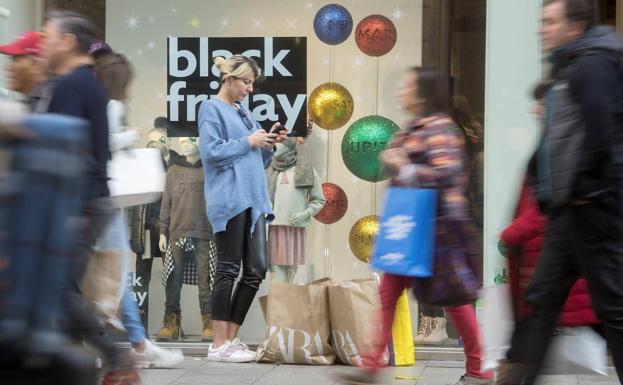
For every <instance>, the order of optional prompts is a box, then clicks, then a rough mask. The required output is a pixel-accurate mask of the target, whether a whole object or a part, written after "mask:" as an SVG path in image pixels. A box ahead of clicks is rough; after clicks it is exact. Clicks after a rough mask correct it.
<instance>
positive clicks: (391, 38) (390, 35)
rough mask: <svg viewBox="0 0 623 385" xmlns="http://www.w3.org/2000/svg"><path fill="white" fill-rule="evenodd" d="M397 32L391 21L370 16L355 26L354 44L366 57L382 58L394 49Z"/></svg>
mask: <svg viewBox="0 0 623 385" xmlns="http://www.w3.org/2000/svg"><path fill="white" fill-rule="evenodd" d="M397 38H398V32H397V31H396V26H395V25H394V23H392V21H391V20H389V19H388V18H386V17H385V16H382V15H370V16H368V17H366V18H364V19H363V20H361V21H360V22H359V24H357V28H356V29H355V42H356V43H357V47H359V49H360V50H361V52H363V53H365V54H366V55H368V56H383V55H385V54H386V53H388V52H389V51H391V50H392V48H394V45H395V44H396V39H397Z"/></svg>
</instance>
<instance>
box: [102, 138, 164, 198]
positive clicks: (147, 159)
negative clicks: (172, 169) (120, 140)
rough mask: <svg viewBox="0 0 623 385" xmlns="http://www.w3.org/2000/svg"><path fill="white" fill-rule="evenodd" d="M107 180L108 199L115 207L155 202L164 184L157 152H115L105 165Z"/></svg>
mask: <svg viewBox="0 0 623 385" xmlns="http://www.w3.org/2000/svg"><path fill="white" fill-rule="evenodd" d="M108 178H109V181H108V189H109V190H110V197H111V200H112V202H113V204H114V205H115V206H116V207H130V206H138V205H142V204H146V203H152V202H155V201H157V200H158V199H160V197H161V196H162V192H163V191H164V184H165V172H164V167H163V165H162V159H161V157H160V151H158V150H157V149H155V148H137V149H127V150H121V151H116V152H114V153H113V155H112V160H110V161H109V162H108Z"/></svg>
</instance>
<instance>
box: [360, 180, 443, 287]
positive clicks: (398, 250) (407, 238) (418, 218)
mask: <svg viewBox="0 0 623 385" xmlns="http://www.w3.org/2000/svg"><path fill="white" fill-rule="evenodd" d="M436 207H437V192H436V190H430V189H416V188H404V187H391V188H390V189H389V190H388V191H387V196H386V197H385V206H384V212H383V215H382V217H381V226H380V231H379V236H378V238H377V240H376V246H375V250H374V256H373V258H372V268H374V269H377V270H381V271H384V272H386V273H392V274H397V275H402V276H409V277H430V276H431V275H432V274H433V269H432V268H433V250H434V248H435V239H434V238H435V215H436Z"/></svg>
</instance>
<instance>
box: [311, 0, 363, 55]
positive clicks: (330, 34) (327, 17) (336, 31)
mask: <svg viewBox="0 0 623 385" xmlns="http://www.w3.org/2000/svg"><path fill="white" fill-rule="evenodd" d="M352 31H353V18H352V17H351V15H350V12H348V10H347V9H346V8H344V7H342V6H341V5H338V4H329V5H325V6H324V7H322V8H320V10H319V11H318V12H317V13H316V17H314V32H316V36H318V39H320V40H322V41H323V42H324V43H327V44H329V45H336V44H340V43H342V42H343V41H345V40H346V39H348V37H349V36H350V33H351V32H352Z"/></svg>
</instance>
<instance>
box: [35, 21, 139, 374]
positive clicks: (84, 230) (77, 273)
mask: <svg viewBox="0 0 623 385" xmlns="http://www.w3.org/2000/svg"><path fill="white" fill-rule="evenodd" d="M43 29H44V39H43V41H42V46H41V55H42V57H43V58H44V59H45V60H46V63H47V65H48V69H49V70H50V71H52V72H53V73H54V74H55V75H57V76H58V77H59V79H58V81H57V83H56V86H55V88H54V92H53V95H52V98H51V100H50V103H49V106H48V112H52V113H58V114H63V115H69V116H75V117H79V118H83V119H85V120H86V121H87V122H88V123H89V125H90V130H89V133H90V142H89V144H88V146H87V148H86V149H85V150H86V151H85V154H86V159H85V162H86V165H87V169H88V170H87V178H86V186H85V190H86V191H85V194H84V196H83V205H82V215H81V221H82V224H81V234H80V235H79V236H78V239H77V242H76V243H77V246H76V247H75V249H74V252H73V255H72V257H71V258H70V260H69V261H68V274H67V277H66V280H65V288H64V293H63V294H64V298H63V299H64V304H65V317H66V319H67V324H68V325H67V326H68V328H69V330H70V332H71V334H72V335H74V336H75V337H76V338H78V339H82V338H84V339H86V340H87V341H88V342H89V343H90V344H92V345H93V346H94V347H96V348H97V349H98V350H99V351H100V352H102V353H103V354H104V356H105V357H104V358H105V359H106V363H107V364H108V365H109V366H110V368H111V369H112V371H111V373H110V376H111V377H115V378H116V377H120V376H121V377H123V378H126V379H128V381H130V380H132V379H135V380H137V381H138V375H136V373H135V372H133V371H129V370H127V367H128V363H127V362H126V361H125V360H124V359H123V357H122V353H121V351H119V350H117V349H115V346H114V344H113V343H112V341H111V340H110V338H109V337H108V336H107V335H106V332H105V330H104V329H103V326H102V325H101V324H100V322H99V321H98V319H97V318H95V316H94V315H93V314H91V313H90V312H89V311H88V310H87V309H86V307H85V303H84V298H83V296H82V291H81V288H80V286H81V283H82V278H83V276H84V273H85V271H86V266H87V264H88V261H89V258H90V256H91V253H92V247H93V245H94V244H95V241H96V240H97V238H99V237H100V236H101V235H102V233H103V231H104V229H105V228H106V226H107V225H108V223H109V222H110V220H111V218H112V215H113V211H112V205H111V202H110V199H109V192H108V185H107V183H108V182H107V179H108V178H107V172H106V169H107V163H108V159H109V158H110V152H109V143H108V135H109V133H108V118H107V105H108V97H107V95H106V92H105V91H104V89H103V88H102V86H101V84H100V82H99V81H98V80H97V79H96V78H95V75H94V71H93V59H92V58H91V56H89V54H88V52H89V48H90V46H91V43H92V40H93V39H94V35H95V27H94V25H93V23H92V22H91V21H90V20H88V19H86V18H85V17H84V16H82V15H81V14H78V13H75V12H70V11H58V12H51V13H50V14H49V15H48V17H47V19H46V21H45V24H44V28H43Z"/></svg>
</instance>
